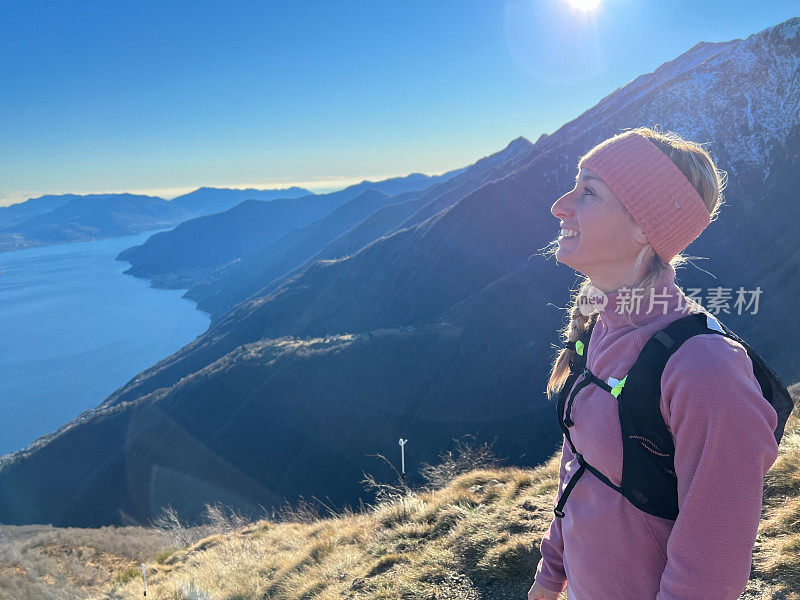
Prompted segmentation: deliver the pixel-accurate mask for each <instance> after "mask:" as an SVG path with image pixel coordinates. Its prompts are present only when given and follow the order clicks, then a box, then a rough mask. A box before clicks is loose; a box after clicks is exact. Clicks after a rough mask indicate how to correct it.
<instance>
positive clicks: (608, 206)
mask: <svg viewBox="0 0 800 600" xmlns="http://www.w3.org/2000/svg"><path fill="white" fill-rule="evenodd" d="M550 212H552V213H553V216H555V217H556V218H558V219H559V226H560V227H562V228H563V229H566V230H568V231H569V230H572V231H576V232H577V233H578V235H577V236H576V237H567V236H565V235H563V234H561V233H560V232H559V237H558V250H557V251H556V260H557V261H558V262H560V263H564V264H565V265H568V266H570V267H572V268H573V269H575V270H577V271H580V272H581V273H583V274H584V275H587V276H589V277H590V278H591V279H592V281H593V282H595V281H597V282H598V283H596V285H598V286H599V287H601V289H602V287H603V286H605V287H608V288H609V289H616V288H617V287H621V286H622V285H627V284H626V283H625V280H627V279H630V275H631V269H632V267H633V264H634V263H635V261H636V258H637V256H638V255H639V252H641V249H642V246H643V245H644V244H646V243H647V238H646V237H645V235H644V233H643V232H642V230H641V229H640V228H639V226H638V225H637V223H636V222H635V221H634V220H633V218H632V217H631V216H630V213H628V211H627V209H626V208H625V207H624V206H623V205H622V203H621V202H620V201H619V200H618V199H617V197H616V196H614V194H613V193H612V192H611V190H610V189H609V188H608V187H606V185H605V184H604V183H603V181H602V180H601V179H600V178H599V177H598V176H597V175H596V174H595V173H593V172H592V171H590V170H589V169H586V168H584V169H581V171H580V173H579V174H578V178H577V180H576V184H575V187H574V188H573V189H572V190H571V191H569V192H567V193H566V194H564V195H563V196H561V197H560V198H559V199H558V200H556V201H555V202H554V203H553V206H552V207H551V208H550ZM614 286H616V287H614Z"/></svg>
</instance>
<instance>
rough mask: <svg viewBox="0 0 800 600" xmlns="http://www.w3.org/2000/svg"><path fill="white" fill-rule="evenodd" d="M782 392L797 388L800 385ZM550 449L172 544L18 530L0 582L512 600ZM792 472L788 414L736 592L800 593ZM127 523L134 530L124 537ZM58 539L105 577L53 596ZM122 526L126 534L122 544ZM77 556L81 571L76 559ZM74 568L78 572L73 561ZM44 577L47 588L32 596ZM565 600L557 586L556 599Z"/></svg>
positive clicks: (794, 447)
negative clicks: (364, 502)
mask: <svg viewBox="0 0 800 600" xmlns="http://www.w3.org/2000/svg"><path fill="white" fill-rule="evenodd" d="M791 389H792V392H793V395H794V396H795V397H797V395H798V393H800V386H798V385H797V384H796V385H795V386H792V388H791ZM559 458H560V453H556V454H555V455H554V456H552V457H551V458H550V459H549V460H548V461H547V462H546V463H545V464H543V465H541V466H539V467H537V468H534V469H518V468H498V467H489V468H478V469H475V470H473V471H469V472H466V473H460V474H457V475H455V478H454V479H452V480H451V481H450V482H449V483H447V484H446V485H445V486H444V487H442V488H439V489H429V490H426V491H419V490H418V491H416V492H414V491H411V492H410V493H408V494H406V495H405V496H402V497H399V498H398V497H395V498H391V499H385V500H383V501H380V502H379V503H377V504H376V505H375V506H370V507H368V508H367V509H366V510H363V511H361V512H353V511H351V510H348V511H345V512H344V513H343V514H340V515H334V516H331V517H328V518H323V517H320V516H318V515H317V516H315V515H314V514H313V512H311V511H309V510H308V509H307V507H306V508H303V507H302V505H301V506H299V507H298V510H299V512H298V514H297V515H295V516H296V517H297V518H292V517H293V515H292V514H291V511H289V512H284V514H283V515H282V517H283V518H282V520H281V522H273V521H270V520H259V521H257V522H255V523H248V522H244V521H241V520H240V519H238V518H236V516H235V515H233V514H231V515H230V516H227V517H226V516H224V511H222V509H221V508H220V507H217V508H216V512H214V511H212V512H210V513H209V514H210V516H211V518H212V519H216V521H217V522H216V524H214V525H213V529H214V530H215V531H216V533H214V534H213V535H206V536H205V537H203V538H202V539H197V540H195V541H193V542H192V543H190V544H189V545H188V546H184V547H182V548H177V549H176V548H175V545H174V543H173V540H171V539H170V538H169V537H168V536H166V533H165V532H163V531H162V532H156V531H148V530H141V528H117V529H111V528H104V529H103V530H93V531H94V532H96V534H97V536H96V538H94V539H92V540H91V542H92V543H89V541H90V540H88V538H86V539H82V538H81V536H84V538H85V536H87V535H90V534H88V533H86V530H62V531H63V533H59V534H55V533H53V532H49V533H48V534H47V535H49V536H51V540H50V542H49V543H43V540H41V539H39V540H38V541H36V542H35V543H34V538H32V537H30V536H29V538H30V539H23V537H22V536H20V539H18V540H16V541H15V547H16V548H17V551H18V552H21V553H22V555H23V556H25V557H27V564H26V563H25V562H22V563H17V565H16V566H13V561H10V562H9V561H7V560H6V561H4V562H3V565H4V566H3V571H2V572H3V575H2V577H3V582H4V583H5V582H6V581H7V580H8V579H9V577H10V575H8V573H9V569H11V570H14V569H16V571H17V577H18V578H19V577H20V576H21V575H20V574H19V571H20V570H22V572H23V573H24V576H25V578H27V579H26V580H28V581H36V582H37V583H36V585H38V586H39V589H38V592H37V593H39V594H40V595H36V596H33V595H30V596H29V595H27V594H26V593H22V592H21V591H20V590H22V588H19V590H18V591H17V592H16V595H14V593H11V594H10V595H8V597H9V598H12V599H16V598H20V599H21V598H26V599H27V598H29V597H30V598H39V597H45V598H65V599H78V598H81V599H83V598H86V599H88V598H93V599H94V598H96V599H100V598H102V599H106V600H112V599H114V600H121V599H127V598H141V597H142V591H143V590H142V580H141V573H140V572H139V571H137V570H136V567H138V564H139V563H140V562H146V563H147V564H148V567H147V574H148V576H147V597H148V598H153V599H156V600H159V599H163V600H190V599H203V598H208V599H211V598H213V599H215V600H216V599H219V600H256V599H258V600H309V599H311V598H315V599H319V600H332V599H334V598H336V599H339V598H352V599H358V598H363V599H370V600H381V599H389V598H391V599H398V598H414V599H420V600H426V599H430V600H434V599H445V598H452V599H456V598H457V599H469V600H479V599H484V598H492V599H496V600H503V599H506V598H508V599H511V598H514V599H516V600H519V599H521V598H524V597H525V594H526V592H527V589H528V588H529V587H530V584H531V583H532V580H533V575H534V572H535V568H536V564H537V563H538V561H539V558H540V556H539V552H538V548H539V543H540V541H541V538H542V535H543V534H544V532H545V531H546V530H547V528H548V526H549V524H550V522H551V519H552V502H553V494H554V493H555V490H556V483H557V477H558V466H559ZM798 467H800V420H798V418H797V415H796V414H793V415H792V417H791V418H790V420H789V422H788V423H787V428H786V433H785V435H784V438H783V440H782V442H781V449H780V455H779V457H778V460H777V461H776V463H775V465H774V466H773V467H772V469H771V470H770V472H769V473H768V475H767V478H766V480H765V486H764V491H765V500H764V513H763V518H762V522H761V525H760V527H759V535H758V539H757V542H756V547H755V549H754V560H753V570H752V573H751V578H750V581H749V582H748V586H747V588H746V590H745V592H744V593H743V595H742V598H743V599H747V600H756V599H765V598H773V599H782V600H800V594H798V590H800V468H798ZM51 529H52V528H51ZM134 529H135V530H140V531H139V532H138V533H134V532H133V531H130V533H129V534H126V531H128V530H134ZM88 531H92V530H88ZM145 532H147V533H145ZM168 533H169V532H168ZM171 533H172V534H173V536H174V539H184V538H181V537H180V536H185V534H186V532H185V531H183V530H181V529H180V527H178V528H177V530H176V531H172V532H171ZM55 535H60V536H62V537H61V539H62V540H67V539H69V540H70V543H69V545H68V547H69V548H70V551H71V552H73V553H74V551H75V550H76V549H78V548H87V547H92V548H95V549H97V548H98V547H99V546H102V547H103V553H104V554H103V556H105V558H104V559H102V560H105V562H104V563H103V564H104V565H105V566H104V571H103V576H102V577H100V578H99V579H97V580H94V581H92V580H91V577H89V576H88V575H87V574H84V575H83V576H82V577H77V578H75V577H73V579H75V581H72V582H71V583H73V584H74V583H88V582H91V584H90V585H83V586H79V585H73V586H72V587H69V586H67V585H65V586H64V587H63V588H62V589H63V590H69V591H64V592H62V594H61V595H57V594H56V593H54V592H55V590H56V589H59V586H58V583H59V582H58V581H50V580H49V579H48V578H50V579H54V577H53V573H57V572H59V570H58V569H59V568H61V567H60V566H58V565H61V566H63V564H65V563H66V562H67V561H66V560H65V558H64V556H65V555H66V552H67V551H66V548H67V546H64V545H62V546H60V547H59V548H61V550H60V551H61V552H62V554H61V555H59V557H58V558H57V557H55V556H50V555H49V554H48V552H47V551H46V550H45V549H46V548H55V547H56V546H55V542H53V541H52V536H55ZM124 535H127V541H126V542H122V541H121V540H122V538H123V536H124ZM151 535H152V536H155V537H149V536H151ZM112 539H113V540H114V541H112ZM103 540H105V541H103ZM123 546H124V548H123ZM134 548H135V549H136V550H135V551H131V549H134ZM54 552H55V554H58V552H59V551H54ZM33 556H36V558H35V559H34V558H32V557H33ZM42 557H48V560H52V561H53V562H47V560H46V559H45V558H42ZM102 560H100V562H102ZM82 564H84V567H83V568H84V569H86V568H88V567H86V565H87V564H88V563H87V562H86V561H84V563H82ZM29 567H30V568H29ZM68 570H69V569H68ZM73 571H74V572H75V573H80V572H81V571H80V569H79V568H78V567H77V566H75V567H73ZM55 579H57V577H55ZM67 579H68V578H67ZM64 581H66V579H65V580H64ZM42 586H45V587H47V589H48V590H49V592H50V593H49V595H47V594H41V591H42V589H41V588H42ZM28 589H32V590H34V591H37V589H36V588H35V586H32V587H29V588H28ZM6 591H7V590H6V589H5V588H0V592H6ZM565 598H566V593H564V594H562V595H561V600H564V599H565Z"/></svg>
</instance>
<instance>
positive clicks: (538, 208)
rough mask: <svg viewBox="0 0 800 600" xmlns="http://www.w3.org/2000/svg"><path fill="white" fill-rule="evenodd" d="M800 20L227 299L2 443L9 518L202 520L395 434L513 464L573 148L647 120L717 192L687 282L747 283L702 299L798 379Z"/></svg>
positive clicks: (562, 277) (324, 478)
mask: <svg viewBox="0 0 800 600" xmlns="http://www.w3.org/2000/svg"><path fill="white" fill-rule="evenodd" d="M798 30H800V18H795V19H791V20H789V21H787V22H785V23H782V24H780V25H778V26H775V27H772V28H769V29H767V30H764V31H762V32H760V33H758V34H754V35H752V36H750V37H748V38H747V39H745V40H736V41H735V43H731V42H726V43H720V44H705V45H697V46H695V47H694V48H692V49H691V50H689V51H688V52H687V53H686V54H685V55H682V56H681V57H678V58H677V59H676V60H674V61H672V62H670V63H668V64H667V65H664V66H662V67H660V68H659V69H656V71H654V72H653V73H652V74H649V75H647V76H644V78H637V79H636V80H634V82H632V83H631V84H629V86H624V87H622V88H620V89H619V90H617V91H615V92H614V93H612V94H611V95H609V96H608V97H607V98H604V99H603V100H601V102H600V103H598V105H597V106H595V107H593V108H591V109H589V110H588V111H586V112H585V113H584V114H582V115H580V116H578V117H577V118H576V119H575V120H574V121H571V122H569V123H567V124H565V125H564V126H563V127H561V128H560V129H558V130H557V131H556V132H554V133H552V134H550V135H548V136H546V137H541V138H539V140H537V142H536V144H534V145H533V149H532V151H531V153H530V157H529V159H528V160H527V162H524V163H523V164H521V165H519V166H518V167H517V168H515V169H513V170H511V171H510V172H508V173H507V174H506V175H505V176H503V177H501V178H498V179H493V180H490V181H483V182H475V184H474V185H473V186H472V187H471V189H469V186H466V187H465V188H464V189H463V190H461V191H459V192H452V193H453V194H454V195H456V196H458V195H459V194H460V197H458V198H457V199H455V200H454V201H453V202H445V203H444V204H445V206H444V208H441V209H439V210H438V211H436V212H434V213H433V214H431V215H430V216H428V217H426V218H423V217H424V214H423V215H421V216H420V217H419V218H420V219H422V220H421V221H419V222H416V223H412V224H410V225H408V226H405V227H401V228H399V229H397V230H395V231H393V232H392V233H390V234H388V235H384V236H382V237H380V238H378V239H374V240H373V241H371V242H369V243H367V244H366V245H365V246H363V247H362V248H360V249H358V250H357V251H355V252H352V253H349V254H347V256H345V257H342V258H337V259H323V260H318V261H316V262H313V263H312V264H311V265H310V266H308V267H307V268H305V269H304V270H303V271H302V272H301V273H298V274H297V275H295V276H293V277H291V278H289V279H287V280H285V281H284V282H283V283H281V285H279V286H278V287H277V288H275V289H273V290H271V291H269V292H268V293H265V294H263V295H261V296H259V295H255V296H253V297H251V298H249V299H247V300H245V301H244V302H240V303H239V304H236V305H235V306H234V307H233V308H232V309H231V310H230V311H229V312H227V313H225V314H223V315H222V316H221V317H220V318H218V319H217V320H216V321H215V322H214V323H212V325H211V327H210V328H209V329H208V331H206V332H205V333H204V334H203V335H201V336H199V337H198V338H196V339H195V340H193V341H192V342H190V343H189V344H187V345H186V346H185V347H183V348H182V349H181V350H179V351H178V352H176V353H175V354H173V355H171V356H169V357H167V358H165V359H163V360H162V361H160V362H158V363H157V364H155V365H153V366H152V367H150V368H148V369H146V370H145V371H143V372H141V373H139V374H138V375H137V376H136V377H134V378H133V379H131V381H129V382H127V383H126V384H125V385H124V386H121V387H120V388H119V389H118V390H116V391H115V392H114V393H113V394H111V395H110V396H109V397H108V398H106V400H105V401H104V402H103V403H102V404H101V405H100V406H98V407H96V408H93V409H91V410H88V411H85V412H84V413H82V414H81V415H79V417H77V418H76V419H75V420H73V421H71V422H70V423H68V424H66V425H64V426H63V427H61V428H60V429H59V430H57V431H56V432H53V433H52V434H48V435H46V436H42V437H41V438H39V439H38V440H37V441H35V442H34V443H33V444H31V446H29V447H28V448H26V449H24V450H22V451H19V452H15V453H12V454H10V455H7V456H5V457H3V458H2V459H1V460H0V522H3V523H42V522H51V523H53V524H55V525H61V524H70V525H80V526H97V525H101V524H107V523H121V522H142V521H144V520H146V519H148V518H150V517H152V516H153V515H154V514H155V513H157V512H158V511H159V510H160V509H161V507H163V506H164V505H165V504H166V503H168V502H169V503H172V505H173V506H175V507H176V508H178V509H179V510H180V512H181V514H183V515H184V516H186V517H187V518H193V517H195V516H196V515H197V514H198V512H199V511H200V510H201V508H202V506H203V503H204V502H210V501H214V500H219V501H222V502H224V503H226V504H229V505H234V506H237V507H241V508H243V509H248V510H249V509H253V508H255V507H257V506H258V505H263V506H264V507H267V508H268V507H270V506H276V504H277V503H282V502H283V500H285V499H287V498H296V497H297V496H298V495H299V494H300V493H303V494H307V495H310V494H315V495H316V496H318V497H321V496H325V497H327V498H328V499H329V504H330V505H331V506H342V505H344V504H345V503H351V504H353V502H354V500H356V499H357V498H358V497H359V494H360V489H359V488H360V486H359V481H360V479H361V476H362V474H363V471H364V470H365V469H366V470H368V469H369V467H370V466H371V465H373V464H374V463H373V461H374V458H370V457H369V455H371V454H374V453H376V452H382V453H384V454H387V453H389V452H396V448H397V439H398V437H404V438H407V439H409V440H411V439H413V440H414V444H413V457H412V456H411V455H408V456H407V460H414V461H418V462H423V461H425V462H431V461H432V460H434V459H435V457H436V455H437V454H438V453H439V452H440V450H441V449H442V448H446V447H448V445H449V440H451V439H452V438H453V437H456V436H460V435H463V434H474V435H475V436H476V438H477V439H478V440H481V441H483V440H491V439H496V441H497V445H496V450H497V452H498V453H500V454H502V455H504V456H508V457H510V459H511V461H512V462H513V464H515V465H516V466H522V467H524V466H535V465H537V464H539V463H540V462H541V461H542V460H544V459H546V458H547V457H548V456H550V455H551V453H552V452H553V450H554V449H555V448H556V447H557V446H558V445H559V444H560V442H561V432H560V430H559V429H558V427H557V424H556V422H555V419H554V418H553V412H552V411H553V406H552V403H548V402H546V401H545V400H544V393H543V391H544V388H545V383H546V376H547V373H548V371H549V367H550V364H551V360H552V358H553V352H554V349H553V347H552V346H551V345H552V344H555V343H557V342H558V339H557V336H556V333H557V330H558V328H559V327H560V326H561V325H562V324H563V322H564V317H565V315H564V314H563V310H562V309H561V308H560V307H562V306H565V305H566V302H567V300H568V298H569V288H570V286H572V285H574V284H575V279H576V278H575V273H574V272H570V270H569V269H567V268H565V267H564V266H563V265H557V264H555V261H547V260H544V259H543V258H541V256H539V254H538V253H539V252H540V250H541V249H542V248H544V247H546V246H547V245H548V244H549V242H551V241H552V240H553V239H554V238H555V236H556V233H557V226H558V221H557V220H556V219H555V218H554V217H553V216H552V215H551V214H550V212H549V209H550V206H551V205H552V202H553V201H554V200H555V199H556V198H558V197H559V196H560V195H561V194H563V193H564V191H566V190H568V189H570V188H571V187H572V185H573V183H574V176H575V174H576V172H575V170H576V165H577V161H578V158H579V156H580V155H581V154H583V153H585V152H586V151H587V150H588V149H589V148H591V147H592V146H593V145H594V144H596V143H598V142H599V141H601V140H603V139H606V138H607V137H609V136H611V135H613V134H615V133H618V132H619V131H621V130H622V129H624V128H626V127H632V126H638V125H641V124H650V125H652V124H660V125H661V126H663V128H664V129H665V130H671V131H676V132H678V133H680V134H681V135H682V136H684V137H686V138H688V139H691V140H699V141H705V140H713V146H712V147H711V148H710V150H711V151H712V154H714V156H715V158H716V160H717V161H718V163H719V165H720V167H721V168H723V169H725V170H726V171H728V173H729V174H730V179H729V185H728V188H727V190H726V192H725V199H726V206H724V207H723V210H722V214H721V216H720V218H719V219H717V220H716V221H715V222H714V223H712V224H711V226H710V227H708V229H707V230H706V231H705V232H703V235H702V236H700V238H698V240H697V241H696V242H694V243H693V244H692V245H691V246H690V247H689V249H687V252H688V253H690V254H691V255H695V254H699V255H700V256H704V257H708V260H707V263H706V264H704V265H703V267H704V269H703V270H701V269H690V270H686V271H685V272H684V271H682V270H681V271H679V273H678V283H679V285H681V286H682V287H683V288H684V289H685V290H686V291H687V293H690V294H691V295H694V296H695V297H696V298H698V300H699V301H700V302H701V304H703V305H706V306H707V305H709V304H710V302H708V301H706V296H699V297H698V296H697V295H695V294H694V293H693V291H692V290H693V289H694V288H699V289H700V290H701V291H707V290H708V289H709V288H715V287H720V288H723V287H724V288H730V289H731V290H733V291H734V292H735V291H736V290H737V289H738V288H740V287H741V288H743V289H745V290H755V289H756V288H758V287H760V288H761V290H762V291H763V295H762V297H761V298H760V307H759V310H757V311H745V312H744V313H743V314H737V311H736V310H735V309H734V308H731V309H730V312H729V313H725V312H724V311H723V312H717V311H716V310H713V309H712V312H717V314H718V316H719V317H720V319H721V320H722V321H723V322H725V323H726V324H727V325H729V326H730V327H731V328H732V329H733V330H734V331H736V332H737V333H739V334H740V335H741V336H742V337H743V338H744V339H745V340H747V341H748V342H749V343H750V344H751V345H752V346H753V347H754V348H755V349H756V350H757V351H758V352H759V353H760V354H761V355H762V356H763V357H764V358H765V359H766V360H767V361H768V362H769V363H770V364H772V365H773V366H774V367H775V369H776V371H777V372H778V374H779V375H780V376H781V377H782V378H783V379H784V381H786V382H791V381H797V380H798V379H800V365H799V364H798V362H797V360H796V359H795V357H794V352H793V343H792V342H793V340H794V339H796V338H797V336H798V335H799V334H800V331H799V330H800V320H798V319H795V318H792V315H794V314H795V313H796V310H797V298H798V295H799V293H800V286H798V283H797V280H796V277H795V276H794V275H796V273H797V272H798V271H800V264H799V263H800V253H798V252H797V250H796V244H794V240H795V239H796V237H797V227H798V225H797V223H798V222H800V212H799V211H800V206H799V205H798V204H797V202H795V201H794V198H795V194H794V190H795V189H797V184H798V183H800V182H799V181H798V178H800V169H798V168H797V167H798V164H797V163H798V157H800V118H799V117H800V103H798V102H796V101H795V99H797V98H800V89H798V87H800V77H799V76H798V68H800V39H798ZM748 118H751V119H752V121H750V122H749V121H748ZM753 148H761V149H763V151H759V152H754V151H753ZM516 158H518V157H515V159H516ZM512 160H513V159H512ZM465 172H466V171H465ZM413 200H414V199H412V200H410V201H413ZM431 201H432V202H437V201H438V200H437V199H433V200H431ZM343 203H344V202H343ZM343 203H342V204H343ZM402 204H403V203H401V204H400V205H401V206H402ZM390 206H397V205H390ZM390 206H389V207H385V208H383V209H380V210H386V209H388V208H390ZM765 206H767V207H769V208H768V209H767V210H765V209H764V207H765ZM422 208H424V207H422ZM422 208H420V209H418V210H422ZM431 210H433V209H431ZM414 214H416V212H415V213H414ZM774 214H778V215H780V218H775V217H774V216H773V215H774ZM409 219H411V220H412V221H413V220H414V215H413V214H412V215H411V217H409ZM767 229H769V234H767ZM765 240H766V241H767V243H765ZM709 308H710V307H709ZM413 480H414V476H413V475H410V476H409V483H410V484H412V483H413Z"/></svg>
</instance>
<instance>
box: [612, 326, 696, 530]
mask: <svg viewBox="0 0 800 600" xmlns="http://www.w3.org/2000/svg"><path fill="white" fill-rule="evenodd" d="M703 333H711V331H710V330H709V328H708V326H707V325H706V317H705V314H703V313H692V314H689V315H686V316H683V317H680V318H678V319H676V320H675V321H673V322H672V323H670V324H669V325H668V326H667V327H665V328H664V329H662V330H660V331H657V332H656V333H655V334H653V336H652V337H651V338H650V339H649V340H648V341H647V343H645V345H644V347H643V348H642V351H641V352H640V353H639V356H638V357H637V359H636V362H634V364H633V366H632V367H631V369H630V370H629V371H628V375H627V378H626V380H625V381H626V382H625V386H624V387H623V388H622V391H621V392H620V394H619V395H618V396H617V400H618V408H619V420H620V429H621V432H622V445H623V462H622V485H621V486H620V487H622V489H623V494H624V495H625V496H626V497H627V498H628V500H630V501H631V502H632V503H633V504H634V505H635V506H636V507H637V508H639V509H640V510H643V511H645V512H648V513H650V514H654V515H656V516H659V517H662V518H665V519H672V520H674V519H675V518H677V515H678V486H677V477H676V475H675V466H674V459H675V444H674V442H673V439H672V435H671V434H670V432H669V429H668V428H667V425H666V423H665V422H664V418H663V417H662V415H661V407H660V400H661V375H662V373H663V372H664V367H665V366H666V364H667V361H668V360H669V358H670V357H671V356H672V355H673V354H674V353H675V351H677V349H678V348H680V346H681V345H682V344H683V343H684V342H685V341H686V340H688V339H689V338H690V337H693V336H695V335H700V334H703Z"/></svg>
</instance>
